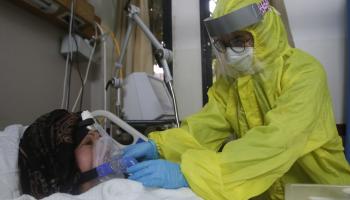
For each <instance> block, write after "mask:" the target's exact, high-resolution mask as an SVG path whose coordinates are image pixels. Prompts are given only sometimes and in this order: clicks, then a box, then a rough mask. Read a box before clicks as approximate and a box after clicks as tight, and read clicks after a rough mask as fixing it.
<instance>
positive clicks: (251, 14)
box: [204, 0, 270, 37]
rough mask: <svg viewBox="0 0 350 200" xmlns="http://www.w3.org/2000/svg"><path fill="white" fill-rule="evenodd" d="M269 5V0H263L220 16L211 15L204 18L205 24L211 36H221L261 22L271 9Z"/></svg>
mask: <svg viewBox="0 0 350 200" xmlns="http://www.w3.org/2000/svg"><path fill="white" fill-rule="evenodd" d="M269 5H270V4H269V1H268V0H262V1H261V2H260V3H256V4H251V5H248V6H246V7H243V8H241V9H239V10H236V11H233V12H231V13H229V14H227V15H224V16H222V17H219V18H215V19H213V18H211V17H209V18H207V19H205V20H204V24H205V27H206V28H207V31H208V33H209V35H210V36H211V37H220V36H222V35H225V34H229V33H232V32H235V31H238V30H242V29H244V28H246V27H248V26H250V25H253V24H256V23H258V22H260V21H261V20H262V18H263V16H264V14H265V13H266V12H267V11H268V10H269V8H270V6H269Z"/></svg>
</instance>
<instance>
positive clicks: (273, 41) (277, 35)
mask: <svg viewBox="0 0 350 200" xmlns="http://www.w3.org/2000/svg"><path fill="white" fill-rule="evenodd" d="M264 1H266V0H263V1H261V0H219V1H218V2H217V6H216V8H215V10H214V13H213V18H214V19H218V18H220V17H223V16H225V15H227V14H229V13H232V12H235V11H237V10H239V9H241V8H244V7H246V6H249V5H251V4H261V3H263V2H264ZM266 2H267V1H266ZM279 15H280V14H279V13H278V11H277V10H275V9H274V8H273V7H272V6H269V8H268V11H267V12H266V13H265V14H264V15H263V17H262V19H261V21H260V22H258V23H256V24H253V25H250V26H248V27H245V28H243V29H242V31H248V32H250V33H251V34H252V36H253V39H254V56H255V58H256V60H258V61H259V65H260V66H259V68H262V70H264V69H265V68H266V67H268V66H271V64H272V63H275V61H276V60H277V59H279V58H281V57H282V56H283V54H285V53H286V52H287V51H288V50H289V49H290V48H291V47H290V45H289V44H288V37H287V32H286V31H285V28H284V25H283V22H282V20H281V18H280V16H279Z"/></svg>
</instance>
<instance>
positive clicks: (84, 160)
mask: <svg viewBox="0 0 350 200" xmlns="http://www.w3.org/2000/svg"><path fill="white" fill-rule="evenodd" d="M99 138H100V134H99V133H98V132H97V131H89V133H88V134H87V135H86V136H85V137H84V139H83V140H82V141H81V142H80V144H79V146H78V147H77V148H76V149H75V152H74V153H75V159H76V162H77V165H78V167H79V170H80V172H86V171H89V170H90V169H92V168H93V167H94V166H93V163H94V156H93V152H94V150H93V148H94V145H95V143H96V142H97V140H98V139H99Z"/></svg>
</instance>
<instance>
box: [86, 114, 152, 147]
mask: <svg viewBox="0 0 350 200" xmlns="http://www.w3.org/2000/svg"><path fill="white" fill-rule="evenodd" d="M81 115H82V119H83V120H85V119H89V118H91V119H93V120H94V124H93V125H91V127H89V128H95V129H96V130H97V131H98V132H99V133H100V134H101V135H109V134H108V133H107V132H106V131H105V130H104V129H103V128H102V126H101V125H100V124H99V123H97V121H96V120H95V119H94V118H95V117H105V118H107V119H108V120H110V121H111V122H113V123H115V124H116V125H118V126H119V127H120V128H122V129H123V130H125V131H126V132H127V133H129V134H130V135H131V136H132V138H133V142H132V144H136V143H137V142H142V141H148V138H147V137H145V136H144V135H142V133H140V132H139V131H137V130H136V129H134V128H133V127H132V126H130V125H129V124H127V123H126V122H124V121H123V120H122V119H120V118H119V117H117V116H115V115H114V114H113V113H111V112H108V111H105V110H96V111H93V112H91V113H90V112H89V111H84V112H82V114H81ZM113 143H114V144H115V145H117V146H118V147H120V148H124V147H125V146H126V145H123V144H120V143H119V142H117V141H115V140H114V139H113Z"/></svg>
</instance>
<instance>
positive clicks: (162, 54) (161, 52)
mask: <svg viewBox="0 0 350 200" xmlns="http://www.w3.org/2000/svg"><path fill="white" fill-rule="evenodd" d="M126 9H127V12H128V17H129V24H128V28H127V31H126V36H125V40H124V42H123V44H122V50H121V54H120V58H119V61H118V62H117V64H116V67H117V68H118V67H119V68H120V67H121V66H122V63H123V61H124V57H125V53H126V48H127V44H128V42H129V39H130V36H131V32H132V29H133V27H134V25H135V23H136V25H138V27H139V28H140V29H141V30H142V31H143V33H144V34H145V35H146V36H147V38H148V39H149V40H150V42H151V43H152V45H153V46H154V48H155V49H156V51H155V57H156V60H157V61H158V63H159V65H160V66H161V67H162V68H163V70H164V79H165V83H166V84H167V86H168V89H169V92H170V96H171V99H172V104H173V110H174V114H175V121H176V125H177V126H179V116H178V111H177V103H176V97H175V92H174V89H173V83H172V80H173V79H172V75H171V73H170V69H169V66H168V63H170V62H172V52H171V51H170V50H168V49H165V48H163V46H162V44H161V43H160V42H159V41H158V40H157V39H156V37H155V36H154V35H153V34H152V33H151V31H150V30H149V29H148V27H147V26H146V25H145V24H144V23H143V21H142V20H141V18H140V17H139V12H140V10H139V8H138V7H136V6H134V5H132V4H129V5H128V6H127V7H126ZM111 82H112V85H113V86H114V87H115V88H117V102H116V105H117V108H116V113H117V115H118V116H121V110H122V108H121V107H122V106H121V101H122V98H121V92H122V91H121V87H122V84H121V81H119V78H117V77H115V78H113V79H111ZM134 98H136V97H134ZM141 98H144V97H141ZM127 110H128V108H127ZM127 115H129V114H127Z"/></svg>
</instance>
